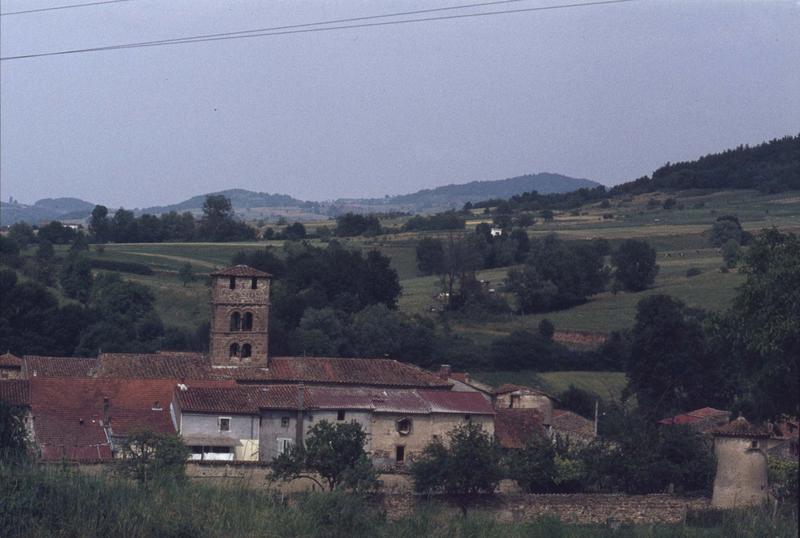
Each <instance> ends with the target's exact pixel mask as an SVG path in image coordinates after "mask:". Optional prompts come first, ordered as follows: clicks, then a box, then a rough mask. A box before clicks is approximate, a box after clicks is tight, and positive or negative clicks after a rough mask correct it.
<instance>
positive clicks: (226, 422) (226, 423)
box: [219, 417, 231, 432]
mask: <svg viewBox="0 0 800 538" xmlns="http://www.w3.org/2000/svg"><path fill="white" fill-rule="evenodd" d="M219 431H221V432H229V431H231V418H230V417H219Z"/></svg>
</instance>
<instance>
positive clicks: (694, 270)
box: [686, 267, 703, 278]
mask: <svg viewBox="0 0 800 538" xmlns="http://www.w3.org/2000/svg"><path fill="white" fill-rule="evenodd" d="M702 272H703V271H702V270H700V269H699V268H698V267H689V268H688V269H687V270H686V277H687V278H692V277H693V276H697V275H699V274H701V273H702Z"/></svg>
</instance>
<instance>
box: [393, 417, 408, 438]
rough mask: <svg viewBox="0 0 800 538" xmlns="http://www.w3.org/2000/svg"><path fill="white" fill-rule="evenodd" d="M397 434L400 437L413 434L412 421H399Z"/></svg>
mask: <svg viewBox="0 0 800 538" xmlns="http://www.w3.org/2000/svg"><path fill="white" fill-rule="evenodd" d="M396 426H397V433H399V434H400V435H408V434H409V433H411V419H410V418H404V419H400V420H398V421H397V424H396Z"/></svg>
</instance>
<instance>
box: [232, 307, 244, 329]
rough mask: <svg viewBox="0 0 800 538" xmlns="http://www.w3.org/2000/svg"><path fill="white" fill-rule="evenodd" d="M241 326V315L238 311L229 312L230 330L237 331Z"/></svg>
mask: <svg viewBox="0 0 800 538" xmlns="http://www.w3.org/2000/svg"><path fill="white" fill-rule="evenodd" d="M241 328H242V315H241V314H240V313H239V312H234V313H233V314H231V331H238V330H239V329H241Z"/></svg>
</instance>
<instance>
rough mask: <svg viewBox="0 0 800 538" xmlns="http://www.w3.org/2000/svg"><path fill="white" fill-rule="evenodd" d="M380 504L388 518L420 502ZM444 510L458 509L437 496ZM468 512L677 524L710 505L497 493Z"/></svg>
mask: <svg viewBox="0 0 800 538" xmlns="http://www.w3.org/2000/svg"><path fill="white" fill-rule="evenodd" d="M383 497H384V498H383V506H384V508H385V510H386V512H387V515H388V516H389V517H390V518H400V517H403V516H405V515H409V514H411V513H412V512H413V511H414V509H415V508H416V507H417V506H418V505H419V504H420V503H424V502H428V501H426V500H425V499H423V498H420V497H417V496H414V495H409V494H397V495H384V496H383ZM441 501H444V505H445V506H446V507H447V508H446V509H447V510H448V511H453V512H454V513H455V512H457V511H458V510H459V509H458V507H457V504H456V503H455V502H454V501H453V500H448V499H444V498H443V499H441ZM470 504H471V508H470V511H472V512H476V513H482V514H485V515H488V516H490V517H494V518H495V519H497V520H498V521H502V522H509V523H511V522H514V523H520V522H529V521H534V520H536V519H539V518H542V517H557V518H558V519H560V520H561V521H563V522H565V523H573V524H583V525H586V524H601V525H605V524H611V525H614V524H651V523H681V522H683V521H685V519H686V514H687V512H688V511H692V510H705V509H708V508H710V500H709V499H707V498H683V497H675V496H672V495H665V494H654V495H613V494H584V493H579V494H563V495H559V494H542V495H535V494H502V493H501V494H498V495H494V496H493V497H488V498H484V499H481V498H477V499H475V500H474V501H473V502H472V503H470Z"/></svg>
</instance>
